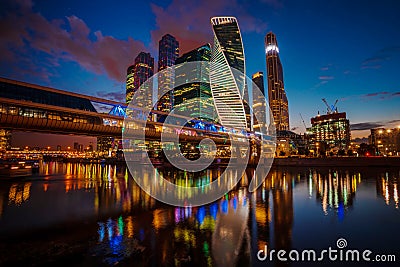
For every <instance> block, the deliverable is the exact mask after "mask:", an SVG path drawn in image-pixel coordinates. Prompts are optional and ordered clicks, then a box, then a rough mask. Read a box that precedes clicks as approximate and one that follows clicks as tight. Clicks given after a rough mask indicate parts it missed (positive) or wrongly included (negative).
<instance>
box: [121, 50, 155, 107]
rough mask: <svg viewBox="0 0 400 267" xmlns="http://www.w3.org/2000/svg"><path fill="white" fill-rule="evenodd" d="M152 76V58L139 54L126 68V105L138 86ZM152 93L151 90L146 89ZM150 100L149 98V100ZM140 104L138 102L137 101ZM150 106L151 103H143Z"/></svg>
mask: <svg viewBox="0 0 400 267" xmlns="http://www.w3.org/2000/svg"><path fill="white" fill-rule="evenodd" d="M153 74H154V58H153V57H152V56H151V55H150V53H145V52H140V53H139V55H138V56H137V57H136V58H135V62H134V64H133V65H131V66H129V67H128V71H127V77H126V103H127V104H129V103H130V102H131V100H132V97H133V95H134V94H135V92H136V91H137V90H138V89H139V88H140V86H141V85H142V84H143V83H144V82H145V81H146V80H147V79H149V78H150V77H151V76H153ZM146 92H152V88H151V89H150V88H149V89H146ZM149 99H151V98H149ZM137 102H139V103H140V101H137ZM145 104H146V106H150V104H151V103H143V105H145Z"/></svg>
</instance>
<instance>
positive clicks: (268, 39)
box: [265, 32, 289, 135]
mask: <svg viewBox="0 0 400 267" xmlns="http://www.w3.org/2000/svg"><path fill="white" fill-rule="evenodd" d="M265 53H266V59H267V74H268V100H269V108H270V109H271V111H272V115H273V117H274V123H275V128H276V131H288V130H289V107H288V100H287V96H286V92H285V87H284V84H283V69H282V63H281V60H280V58H279V48H278V42H277V40H276V36H275V34H273V33H272V32H270V33H268V34H267V35H266V36H265ZM278 135H279V132H278Z"/></svg>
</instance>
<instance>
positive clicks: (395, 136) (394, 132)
mask: <svg viewBox="0 0 400 267" xmlns="http://www.w3.org/2000/svg"><path fill="white" fill-rule="evenodd" d="M369 142H370V144H371V145H374V146H375V147H376V150H377V154H378V155H380V156H400V127H398V128H394V129H386V128H377V129H371V135H370V136H369Z"/></svg>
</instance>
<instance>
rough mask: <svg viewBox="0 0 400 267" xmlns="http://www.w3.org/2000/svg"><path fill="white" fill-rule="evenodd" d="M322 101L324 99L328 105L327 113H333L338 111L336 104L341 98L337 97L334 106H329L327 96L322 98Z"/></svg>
mask: <svg viewBox="0 0 400 267" xmlns="http://www.w3.org/2000/svg"><path fill="white" fill-rule="evenodd" d="M322 101H324V103H325V105H326V107H327V112H326V113H327V114H332V113H337V107H336V104H337V102H338V101H339V99H336V101H335V104H333V105H332V106H329V104H328V102H327V101H326V99H325V98H322Z"/></svg>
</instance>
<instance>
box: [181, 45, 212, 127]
mask: <svg viewBox="0 0 400 267" xmlns="http://www.w3.org/2000/svg"><path fill="white" fill-rule="evenodd" d="M210 59H211V45H210V44H205V45H203V46H200V47H198V48H196V49H193V50H192V51H189V52H187V53H185V54H183V55H182V56H181V57H179V58H177V59H176V61H175V65H176V66H175V88H174V110H176V111H179V112H184V113H185V115H188V116H190V117H191V118H197V119H202V120H206V121H214V120H215V118H214V117H215V114H214V112H215V111H214V102H213V99H212V95H211V88H210V76H209V68H208V65H207V64H202V63H201V62H209V61H210ZM186 62H193V63H191V65H189V66H187V65H179V64H182V63H186ZM188 68H189V69H190V72H189V73H188ZM195 80H196V81H195ZM188 81H195V82H188Z"/></svg>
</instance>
